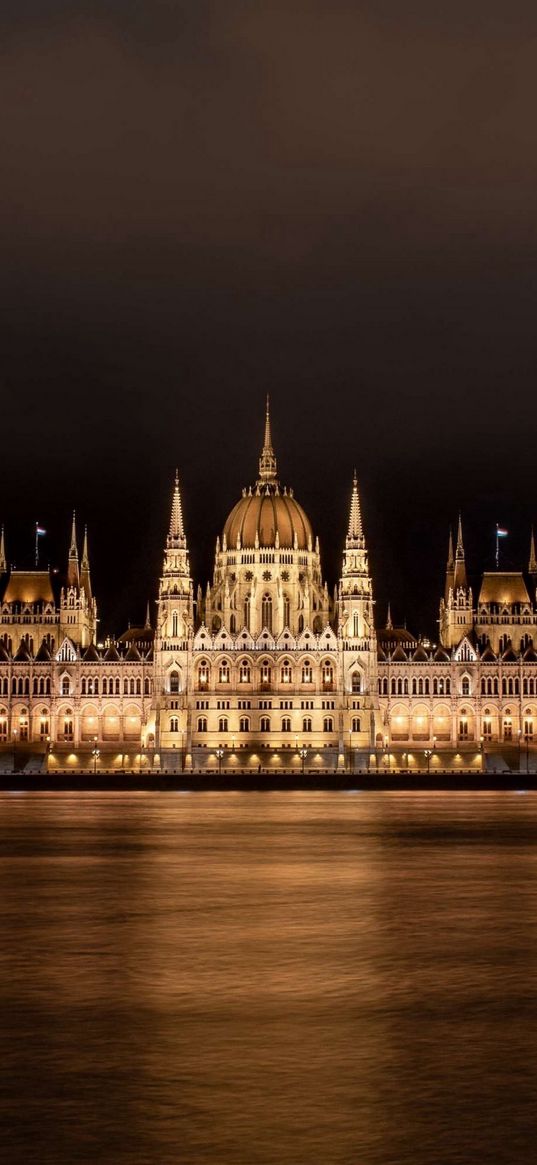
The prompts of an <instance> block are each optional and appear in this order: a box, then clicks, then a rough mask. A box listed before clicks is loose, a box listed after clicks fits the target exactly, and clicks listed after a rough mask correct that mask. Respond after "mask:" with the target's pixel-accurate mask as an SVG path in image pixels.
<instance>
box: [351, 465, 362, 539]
mask: <svg viewBox="0 0 537 1165" xmlns="http://www.w3.org/2000/svg"><path fill="white" fill-rule="evenodd" d="M364 546H365V542H364V531H363V527H362V514H361V511H360V496H359V494H358V477H357V475H356V470H354V475H353V479H352V495H351V508H350V514H349V529H348V533H347V549H348V550H351V549H354V548H357V547H358V548H360V549H363V547H364Z"/></svg>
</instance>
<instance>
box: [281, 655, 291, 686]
mask: <svg viewBox="0 0 537 1165" xmlns="http://www.w3.org/2000/svg"><path fill="white" fill-rule="evenodd" d="M281 676H282V684H290V683H291V681H292V679H293V673H292V671H291V664H290V663H289V660H288V659H284V661H283V663H282V671H281Z"/></svg>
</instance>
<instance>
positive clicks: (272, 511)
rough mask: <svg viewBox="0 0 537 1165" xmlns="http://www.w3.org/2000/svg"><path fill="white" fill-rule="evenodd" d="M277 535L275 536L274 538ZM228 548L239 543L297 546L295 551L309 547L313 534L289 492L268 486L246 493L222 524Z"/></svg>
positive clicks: (242, 544) (246, 544) (300, 507)
mask: <svg viewBox="0 0 537 1165" xmlns="http://www.w3.org/2000/svg"><path fill="white" fill-rule="evenodd" d="M276 535H277V538H276ZM224 538H225V540H226V543H227V547H228V549H232V548H233V547H234V546H236V545H237V538H240V542H241V546H255V545H256V544H257V545H258V546H275V545H276V542H278V545H279V546H283V547H290V548H292V547H293V546H295V545H296V547H297V549H298V550H307V549H308V547H309V548H310V549H311V546H312V544H313V534H312V529H311V524H310V521H309V518H308V517H307V515H306V514H305V513H304V510H303V509H302V506H300V505H299V504H298V502H297V501H295V499H294V497H293V495H292V493H291V492H289V493H288V492H287V491H285V492H284V493H280V492H279V490H278V492H276V490H274V489H271V488H270V486H267V487H264V488H263V487H262V488H261V489H259V488H258V489H256V490H255V492H252V493H245V494H244V496H243V497H242V498H241V499H240V501H239V502H237V505H236V506H234V507H233V509H232V511H231V513H230V515H229V518H228V520H227V522H226V524H225V526H224Z"/></svg>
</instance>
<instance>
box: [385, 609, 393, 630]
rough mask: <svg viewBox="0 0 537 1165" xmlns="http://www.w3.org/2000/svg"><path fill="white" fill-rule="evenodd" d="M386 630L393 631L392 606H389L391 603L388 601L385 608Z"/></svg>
mask: <svg viewBox="0 0 537 1165" xmlns="http://www.w3.org/2000/svg"><path fill="white" fill-rule="evenodd" d="M386 630H387V631H393V622H392V607H391V603H388V610H387V612H386Z"/></svg>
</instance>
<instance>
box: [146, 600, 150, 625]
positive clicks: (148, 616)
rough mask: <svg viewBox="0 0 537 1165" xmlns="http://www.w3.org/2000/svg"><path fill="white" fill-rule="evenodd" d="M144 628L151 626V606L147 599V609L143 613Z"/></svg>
mask: <svg viewBox="0 0 537 1165" xmlns="http://www.w3.org/2000/svg"><path fill="white" fill-rule="evenodd" d="M145 626H146V627H147V628H148V629H149V627H150V626H151V605H150V602H149V599H148V600H147V608H146V612H145Z"/></svg>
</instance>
